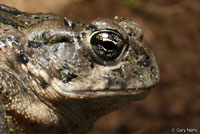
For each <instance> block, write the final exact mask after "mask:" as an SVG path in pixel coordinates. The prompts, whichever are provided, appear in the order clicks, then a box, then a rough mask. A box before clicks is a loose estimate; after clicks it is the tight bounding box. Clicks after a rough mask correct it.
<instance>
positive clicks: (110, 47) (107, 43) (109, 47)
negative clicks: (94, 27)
mask: <svg viewBox="0 0 200 134" xmlns="http://www.w3.org/2000/svg"><path fill="white" fill-rule="evenodd" d="M100 45H102V46H103V47H104V48H105V49H107V50H114V49H117V46H116V45H115V44H114V43H113V42H111V41H103V42H102V43H101V44H100Z"/></svg>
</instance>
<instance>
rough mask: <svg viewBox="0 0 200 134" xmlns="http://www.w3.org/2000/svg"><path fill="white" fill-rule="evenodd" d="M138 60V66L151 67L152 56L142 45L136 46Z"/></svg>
mask: <svg viewBox="0 0 200 134" xmlns="http://www.w3.org/2000/svg"><path fill="white" fill-rule="evenodd" d="M134 51H135V54H136V60H139V61H137V65H138V66H144V67H149V66H150V65H151V59H150V56H149V55H148V54H147V53H146V52H145V51H144V49H143V48H141V47H135V49H134Z"/></svg>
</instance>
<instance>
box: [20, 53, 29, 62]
mask: <svg viewBox="0 0 200 134" xmlns="http://www.w3.org/2000/svg"><path fill="white" fill-rule="evenodd" d="M18 59H19V61H20V62H21V63H23V64H27V63H28V61H29V58H28V56H27V55H26V54H20V55H19V57H18Z"/></svg>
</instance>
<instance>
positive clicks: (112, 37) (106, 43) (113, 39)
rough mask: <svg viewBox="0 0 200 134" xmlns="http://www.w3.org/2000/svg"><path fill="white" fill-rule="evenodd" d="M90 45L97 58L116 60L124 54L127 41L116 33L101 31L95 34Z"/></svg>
mask: <svg viewBox="0 0 200 134" xmlns="http://www.w3.org/2000/svg"><path fill="white" fill-rule="evenodd" d="M90 44H91V47H92V49H93V51H94V53H95V54H96V55H97V56H99V57H100V58H103V59H105V60H114V59H116V58H117V57H118V56H119V55H121V53H122V52H123V50H124V49H123V48H125V46H126V41H125V39H124V38H123V36H122V35H121V34H120V33H118V32H116V31H113V30H101V31H95V32H93V34H92V35H91V38H90Z"/></svg>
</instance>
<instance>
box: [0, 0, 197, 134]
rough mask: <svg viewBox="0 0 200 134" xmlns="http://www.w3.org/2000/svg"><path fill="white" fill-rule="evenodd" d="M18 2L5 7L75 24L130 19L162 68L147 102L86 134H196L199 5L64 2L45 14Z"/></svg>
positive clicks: (147, 0)
mask: <svg viewBox="0 0 200 134" xmlns="http://www.w3.org/2000/svg"><path fill="white" fill-rule="evenodd" d="M10 1H11V0H10ZM19 1H20V2H21V3H20V2H18V4H17V3H16V4H15V3H14V1H11V2H10V3H8V4H11V5H14V6H16V7H17V8H21V9H22V10H25V11H30V12H38V11H40V12H54V13H55V14H58V15H60V16H67V17H68V18H69V19H72V20H74V21H78V20H81V21H83V20H91V19H94V18H97V17H107V18H113V17H114V16H119V17H125V18H131V19H133V20H135V21H136V22H137V23H138V24H140V26H141V27H142V28H143V30H144V34H145V38H144V39H145V43H146V44H147V45H148V46H149V47H150V48H151V49H152V51H153V52H154V54H155V55H156V58H157V61H158V64H159V67H160V74H161V79H160V83H159V85H158V86H157V87H156V88H154V89H153V90H152V92H151V94H150V95H149V96H148V97H147V98H146V99H144V100H142V101H138V102H132V103H131V104H129V105H128V106H127V107H125V108H122V109H120V110H118V111H116V112H113V113H111V114H109V115H106V116H104V117H102V118H101V119H100V120H98V121H97V122H96V124H95V126H94V128H93V129H92V130H91V131H90V133H89V134H169V133H170V132H171V130H172V128H175V130H177V131H178V129H179V128H181V129H187V128H188V129H193V128H194V129H198V131H199V133H200V99H199V98H200V19H199V17H200V1H199V0H137V1H136V0H135V1H136V2H137V3H135V4H131V3H129V4H127V3H123V2H121V3H120V2H119V0H76V1H73V2H71V1H72V0H68V1H66V0H65V1H64V2H63V3H62V4H60V5H62V6H61V7H58V6H57V5H55V4H50V3H49V5H50V7H49V6H45V7H46V8H44V9H42V8H37V2H35V4H31V6H30V8H29V6H28V3H29V2H30V1H28V0H26V1H23V0H19ZM41 1H43V0H41ZM59 1H60V0H59ZM121 1H122V0H121ZM127 1H128V0H127ZM133 1H134V0H132V2H133ZM2 2H5V0H2ZM2 2H1V1H0V3H2ZM6 2H9V0H7V1H6ZM52 2H53V1H52ZM129 2H131V0H129ZM32 3H33V2H32ZM44 3H45V2H44ZM39 5H41V4H39ZM28 9H31V10H28ZM193 134H197V133H195V132H194V133H193Z"/></svg>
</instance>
